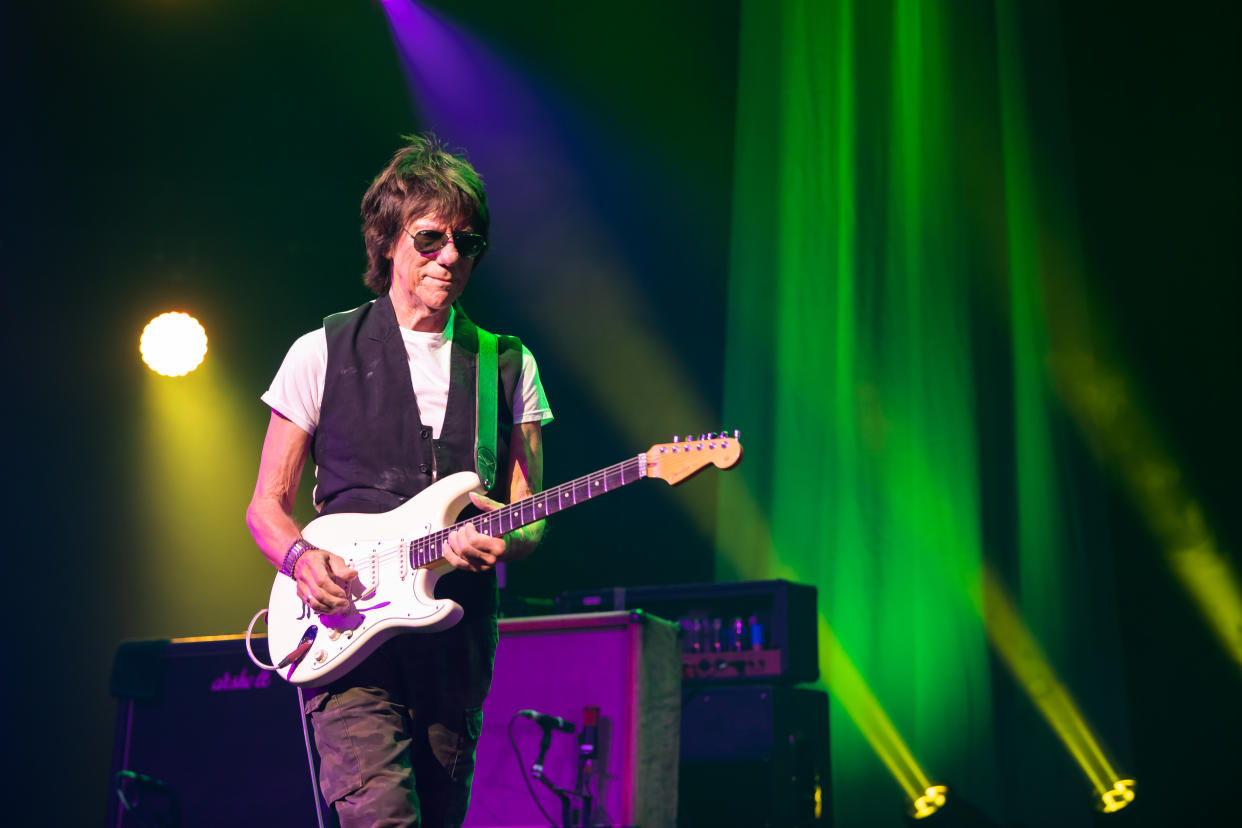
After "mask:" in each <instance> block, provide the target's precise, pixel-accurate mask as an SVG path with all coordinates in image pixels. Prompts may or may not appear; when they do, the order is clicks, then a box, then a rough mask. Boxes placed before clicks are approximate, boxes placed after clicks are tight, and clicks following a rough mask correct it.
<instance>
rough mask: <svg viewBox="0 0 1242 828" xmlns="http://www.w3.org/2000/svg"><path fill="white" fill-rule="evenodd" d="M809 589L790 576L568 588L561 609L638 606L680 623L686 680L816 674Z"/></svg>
mask: <svg viewBox="0 0 1242 828" xmlns="http://www.w3.org/2000/svg"><path fill="white" fill-rule="evenodd" d="M815 603H816V590H815V587H814V586H812V585H810V584H797V583H793V582H792V581H783V580H771V581H740V582H736V583H722V584H711V583H704V584H672V585H663V586H637V587H613V588H608V589H592V590H580V591H569V592H564V593H562V594H561V595H560V596H559V597H558V598H557V608H558V609H559V610H560V611H562V612H591V611H597V610H613V609H643V610H646V611H647V612H652V613H655V614H656V615H658V616H660V617H662V618H669V619H672V620H673V621H675V622H677V623H678V624H679V625H680V626H681V628H682V650H683V656H682V658H683V673H682V676H683V678H684V679H685V680H686V681H687V682H699V681H707V682H718V681H725V682H755V683H773V682H784V683H789V684H796V683H798V682H805V681H815V680H816V679H817V678H819V642H818V639H817V637H818V626H817V623H816V608H815Z"/></svg>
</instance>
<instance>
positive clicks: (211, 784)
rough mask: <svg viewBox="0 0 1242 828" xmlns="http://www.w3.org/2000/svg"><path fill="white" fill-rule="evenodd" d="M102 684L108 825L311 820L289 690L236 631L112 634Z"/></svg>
mask: <svg viewBox="0 0 1242 828" xmlns="http://www.w3.org/2000/svg"><path fill="white" fill-rule="evenodd" d="M256 647H257V648H258V649H257V650H256V653H257V654H258V655H260V656H266V655H267V653H266V648H265V647H264V646H263V644H262V643H257V644H256ZM111 689H112V694H113V695H114V696H116V697H117V701H118V706H117V707H118V709H117V722H116V738H115V740H114V742H113V745H114V747H113V758H112V785H111V788H110V793H109V797H108V817H107V824H108V825H109V826H113V828H131V827H132V828H136V827H137V826H167V827H168V828H171V827H172V826H180V828H195V826H213V828H214V826H220V825H228V826H230V828H243V827H244V826H255V828H259V826H263V828H267V827H268V826H273V825H315V824H316V821H315V805H314V794H313V793H312V787H311V780H310V772H309V770H308V767H307V760H306V749H305V747H304V742H303V737H302V721H301V710H300V709H299V707H298V696H297V691H296V690H295V689H294V688H293V687H292V686H291V685H289V684H287V683H286V682H284V681H283V680H281V679H280V678H277V677H276V676H275V674H274V673H265V672H262V671H260V670H257V669H256V668H255V667H254V665H253V664H251V663H250V659H249V658H248V657H247V656H246V652H245V646H244V643H243V641H242V640H241V637H240V636H221V637H218V638H211V639H182V640H176V641H141V642H130V643H126V644H122V645H121V646H120V648H118V650H117V653H116V658H115V661H114V663H113V668H112V682H111Z"/></svg>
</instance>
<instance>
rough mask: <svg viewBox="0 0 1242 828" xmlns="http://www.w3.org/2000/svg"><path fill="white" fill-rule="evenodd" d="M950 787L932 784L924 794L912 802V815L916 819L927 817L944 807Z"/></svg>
mask: <svg viewBox="0 0 1242 828" xmlns="http://www.w3.org/2000/svg"><path fill="white" fill-rule="evenodd" d="M948 792H949V789H948V787H946V786H945V785H932V786H930V787H929V788H928V789H927V790H926V791H924V792H923V795H922V796H920V797H916V798H915V799H914V801H912V802H911V803H910V816H912V817H914V818H915V819H926V818H927V817H929V816H931V815H932V814H934V813H936V811H939V810H940V809H941V808H943V807H944V803H945V801H946V799H947V796H946V794H948Z"/></svg>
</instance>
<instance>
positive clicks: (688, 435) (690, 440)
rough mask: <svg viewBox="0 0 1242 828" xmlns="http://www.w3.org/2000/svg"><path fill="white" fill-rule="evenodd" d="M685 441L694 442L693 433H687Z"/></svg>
mask: <svg viewBox="0 0 1242 828" xmlns="http://www.w3.org/2000/svg"><path fill="white" fill-rule="evenodd" d="M686 442H687V443H693V442H694V435H693V434H687V435H686Z"/></svg>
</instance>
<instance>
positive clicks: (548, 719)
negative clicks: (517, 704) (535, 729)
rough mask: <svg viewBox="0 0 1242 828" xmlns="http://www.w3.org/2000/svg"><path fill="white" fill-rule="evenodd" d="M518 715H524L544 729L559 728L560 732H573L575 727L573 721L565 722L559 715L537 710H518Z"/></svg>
mask: <svg viewBox="0 0 1242 828" xmlns="http://www.w3.org/2000/svg"><path fill="white" fill-rule="evenodd" d="M518 715H519V716H525V717H526V718H528V719H530V720H531V721H533V722H534V723H535V724H537V725H539V726H540V727H542V728H545V729H549V728H550V729H552V730H559V731H561V732H562V733H573V732H574V731H575V730H577V727H576V726H575V725H574V723H573V722H567V721H565V720H564V719H562V718H561V717H560V716H549V715H548V714H547V713H540V712H539V711H538V710H519V711H518Z"/></svg>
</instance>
